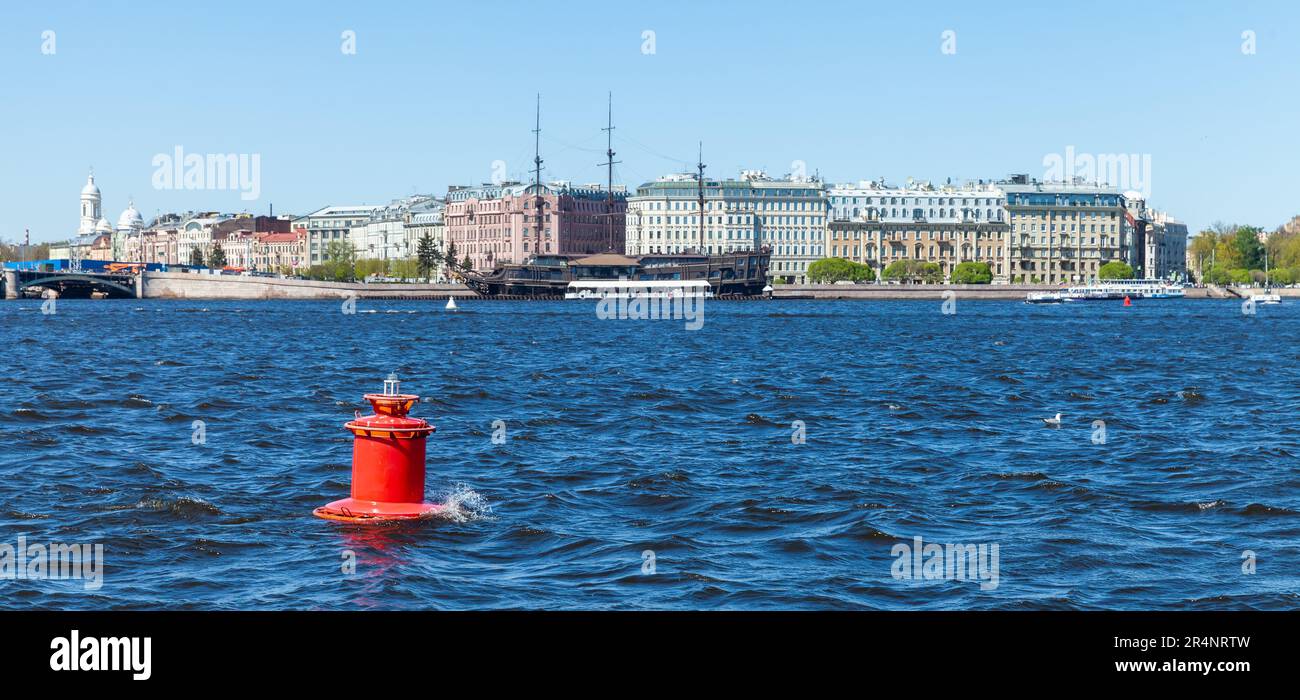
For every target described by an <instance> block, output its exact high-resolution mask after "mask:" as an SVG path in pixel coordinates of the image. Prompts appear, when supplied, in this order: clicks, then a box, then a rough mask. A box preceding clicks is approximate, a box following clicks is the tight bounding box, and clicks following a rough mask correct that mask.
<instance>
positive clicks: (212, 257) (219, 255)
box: [208, 243, 226, 270]
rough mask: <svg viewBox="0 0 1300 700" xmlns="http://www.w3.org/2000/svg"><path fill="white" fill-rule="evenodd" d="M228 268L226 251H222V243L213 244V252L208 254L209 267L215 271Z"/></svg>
mask: <svg viewBox="0 0 1300 700" xmlns="http://www.w3.org/2000/svg"><path fill="white" fill-rule="evenodd" d="M225 266H226V251H224V250H222V249H221V244H220V243H213V244H212V250H211V251H210V252H209V253H208V267H210V268H212V269H214V270H220V269H221V268H223V267H225Z"/></svg>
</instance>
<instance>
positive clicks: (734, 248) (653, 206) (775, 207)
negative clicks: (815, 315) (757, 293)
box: [625, 170, 828, 283]
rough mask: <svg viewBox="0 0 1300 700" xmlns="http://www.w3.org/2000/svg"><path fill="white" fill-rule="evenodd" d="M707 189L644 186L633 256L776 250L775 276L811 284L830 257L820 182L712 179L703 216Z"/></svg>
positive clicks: (681, 181) (631, 219)
mask: <svg viewBox="0 0 1300 700" xmlns="http://www.w3.org/2000/svg"><path fill="white" fill-rule="evenodd" d="M699 189H700V187H699V181H698V180H697V179H696V177H695V176H693V175H690V174H676V175H668V176H665V177H661V178H659V179H658V180H655V181H654V182H648V183H646V184H644V185H641V186H640V187H638V188H637V192H636V194H635V195H633V196H631V197H629V198H628V205H627V238H626V245H625V252H626V254H627V255H647V254H651V253H684V252H688V251H695V252H700V253H704V254H708V255H719V254H722V253H729V252H738V251H746V250H758V249H761V248H768V249H770V250H771V252H772V262H771V266H770V268H769V270H770V274H771V275H772V276H773V277H774V278H775V279H779V280H783V281H787V282H793V283H798V282H803V281H805V280H806V275H807V270H808V264H809V263H811V262H813V261H815V260H819V259H821V258H822V257H825V255H824V250H825V230H826V221H827V214H828V210H827V201H826V196H825V195H826V191H825V186H824V185H823V184H822V183H821V182H820V181H818V180H815V179H808V178H792V177H786V178H782V179H774V178H771V177H768V176H767V174H766V173H763V172H762V171H758V170H747V171H742V172H741V174H740V177H739V178H737V179H734V180H709V179H707V178H706V179H705V181H704V210H703V211H702V212H701V211H700V201H699V198H700V193H699ZM701 218H702V219H703V239H702V240H701V230H700V229H701Z"/></svg>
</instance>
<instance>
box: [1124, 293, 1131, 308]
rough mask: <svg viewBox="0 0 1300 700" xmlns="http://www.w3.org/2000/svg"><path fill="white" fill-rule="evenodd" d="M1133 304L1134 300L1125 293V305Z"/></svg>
mask: <svg viewBox="0 0 1300 700" xmlns="http://www.w3.org/2000/svg"><path fill="white" fill-rule="evenodd" d="M1132 305H1133V302H1132V301H1129V298H1128V295H1127V294H1125V295H1124V306H1132Z"/></svg>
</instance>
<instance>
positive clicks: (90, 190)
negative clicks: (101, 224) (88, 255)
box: [77, 168, 102, 235]
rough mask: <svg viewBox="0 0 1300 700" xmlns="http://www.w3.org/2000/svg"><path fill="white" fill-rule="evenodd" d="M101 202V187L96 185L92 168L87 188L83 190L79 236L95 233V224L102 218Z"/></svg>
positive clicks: (87, 180)
mask: <svg viewBox="0 0 1300 700" xmlns="http://www.w3.org/2000/svg"><path fill="white" fill-rule="evenodd" d="M100 201H101V200H100V195H99V187H98V186H97V185H95V169H94V168H91V169H90V176H89V177H87V178H86V186H85V187H83V188H81V225H80V226H78V227H77V233H78V234H81V235H85V234H87V233H94V232H95V224H96V223H97V222H98V221H99V220H100V218H101V217H102V214H101V213H100Z"/></svg>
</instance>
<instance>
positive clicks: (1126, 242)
mask: <svg viewBox="0 0 1300 700" xmlns="http://www.w3.org/2000/svg"><path fill="white" fill-rule="evenodd" d="M998 186H999V187H1000V188H1001V189H1002V190H1003V191H1004V192H1006V197H1007V203H1006V209H1007V220H1008V222H1009V223H1010V225H1011V230H1010V260H1011V262H1012V269H1011V281H1012V282H1040V283H1046V284H1060V283H1074V282H1087V281H1089V280H1091V279H1093V278H1095V277H1096V276H1097V271H1098V270H1099V269H1101V266H1102V265H1105V264H1106V263H1107V262H1110V261H1111V260H1120V261H1125V262H1130V264H1131V261H1132V258H1133V251H1132V247H1133V242H1132V240H1131V238H1132V235H1131V233H1129V232H1130V231H1131V230H1132V229H1131V227H1130V226H1128V225H1127V221H1126V217H1125V207H1124V197H1123V195H1121V194H1120V193H1119V192H1118V191H1117V190H1115V189H1113V188H1110V187H1107V186H1105V185H1094V184H1088V183H1083V182H1077V181H1076V182H1068V183H1066V182H1039V181H1036V180H1029V179H1028V178H1027V177H1026V176H1023V175H1017V176H1012V178H1011V180H1010V181H1007V182H1002V183H999V184H998Z"/></svg>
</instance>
